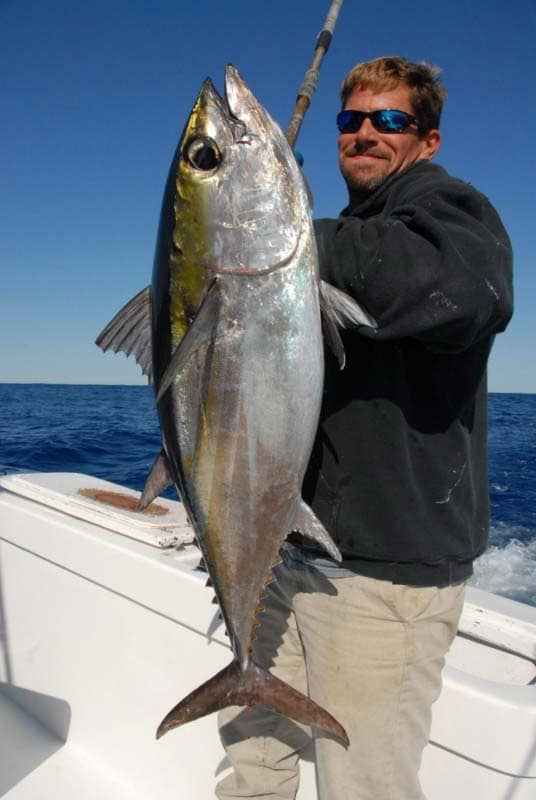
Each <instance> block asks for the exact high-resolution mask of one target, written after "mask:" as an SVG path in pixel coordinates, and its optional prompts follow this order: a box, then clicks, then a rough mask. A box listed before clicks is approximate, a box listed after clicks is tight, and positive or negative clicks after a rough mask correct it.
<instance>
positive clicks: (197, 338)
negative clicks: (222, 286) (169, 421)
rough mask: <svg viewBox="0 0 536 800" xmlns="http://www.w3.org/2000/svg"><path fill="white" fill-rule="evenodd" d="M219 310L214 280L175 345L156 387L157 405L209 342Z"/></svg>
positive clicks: (216, 283)
mask: <svg viewBox="0 0 536 800" xmlns="http://www.w3.org/2000/svg"><path fill="white" fill-rule="evenodd" d="M219 309H220V293H219V291H218V280H217V278H216V279H215V280H214V281H213V282H212V283H211V285H210V287H209V289H208V291H207V293H206V295H205V297H204V298H203V302H202V303H201V305H200V306H199V309H198V311H197V314H196V315H195V318H194V321H193V322H192V324H191V325H190V327H189V328H188V330H187V332H186V333H185V335H184V337H183V338H182V339H181V341H180V342H179V344H178V345H177V348H176V350H175V352H174V353H173V355H172V357H171V361H170V362H169V364H168V366H167V369H166V371H165V372H164V374H163V376H162V380H161V382H160V386H159V387H158V394H157V395H156V403H157V405H158V403H159V402H160V400H161V399H162V397H163V396H164V394H165V393H166V392H167V390H168V389H169V387H170V386H171V384H172V383H173V381H174V379H175V378H176V376H177V375H179V374H180V373H181V371H182V370H183V368H184V367H185V365H186V364H187V363H188V361H189V360H190V359H191V357H192V356H193V355H194V353H196V352H197V351H198V350H200V349H201V347H203V345H205V344H207V342H209V341H210V340H211V338H212V335H213V332H214V328H215V325H216V323H217V320H218V317H219Z"/></svg>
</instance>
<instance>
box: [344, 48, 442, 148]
mask: <svg viewBox="0 0 536 800" xmlns="http://www.w3.org/2000/svg"><path fill="white" fill-rule="evenodd" d="M440 72H441V70H440V69H439V67H433V66H431V65H430V64H427V63H426V62H425V61H421V62H420V63H419V64H416V63H414V62H413V61H408V60H407V59H406V58H402V56H382V57H381V58H375V59H373V60H372V61H363V62H362V63H361V64H357V65H356V66H355V67H354V68H353V69H351V70H350V72H349V73H348V75H347V76H346V77H345V79H344V81H343V82H342V86H341V100H342V105H343V108H344V106H345V104H346V101H347V100H348V97H349V95H350V93H351V92H352V90H353V89H354V88H355V87H356V86H358V87H360V88H363V89H364V88H368V87H372V88H374V89H385V90H387V91H389V89H394V88H395V87H396V86H397V85H398V84H400V83H405V84H406V85H407V86H408V87H409V90H410V98H411V105H412V106H413V111H414V113H415V116H416V117H417V119H418V120H419V123H420V125H419V129H420V131H421V133H424V132H426V131H429V130H431V129H432V128H439V121H440V119H441V110H442V108H443V102H444V100H445V98H446V96H447V92H446V89H445V87H444V86H443V85H442V84H441V81H440V80H439V74H440Z"/></svg>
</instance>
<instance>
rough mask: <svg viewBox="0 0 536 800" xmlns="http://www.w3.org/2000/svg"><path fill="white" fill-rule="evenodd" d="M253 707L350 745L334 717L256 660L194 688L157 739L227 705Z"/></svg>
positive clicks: (168, 717)
mask: <svg viewBox="0 0 536 800" xmlns="http://www.w3.org/2000/svg"><path fill="white" fill-rule="evenodd" d="M254 705H261V706H264V708H268V709H269V710H270V711H275V713H276V714H282V715H283V716H285V717H289V718H290V719H293V720H295V721H296V722H301V723H302V724H304V725H315V726H316V727H317V728H321V729H322V730H324V731H326V732H327V733H330V734H332V735H333V736H335V737H337V739H339V740H340V741H341V742H343V743H344V744H345V745H348V744H349V741H348V736H347V734H346V731H345V730H344V728H343V727H342V725H340V723H338V722H337V720H336V719H335V718H334V717H332V716H331V714H329V713H328V712H327V711H326V710H325V709H324V708H322V707H321V706H319V705H318V704H317V703H315V702H314V701H313V700H311V699H310V698H309V697H306V696H305V695H304V694H302V693H301V692H298V691H297V690H296V689H293V688H292V687H291V686H289V685H288V684H287V683H284V682H283V681H281V680H279V678H276V677H275V676H274V675H272V674H271V673H270V672H267V671H266V670H264V669H262V668H261V667H259V666H257V664H255V663H254V662H253V661H250V662H249V663H248V665H247V667H246V668H245V669H241V668H240V665H239V663H238V662H237V661H233V662H231V664H229V666H227V667H225V668H224V669H222V670H221V672H218V673H217V675H214V677H212V678H210V679H209V680H208V681H206V683H204V684H202V686H199V688H197V689H195V690H194V691H193V692H192V693H191V694H189V695H188V696H187V697H185V698H184V700H182V701H181V702H180V703H178V705H176V706H175V707H174V708H173V709H172V710H171V711H170V712H169V714H167V715H166V717H164V719H163V720H162V722H161V723H160V725H159V726H158V730H157V732H156V738H157V739H160V737H161V736H163V735H164V734H165V733H167V732H168V731H170V730H173V728H177V727H178V726H179V725H183V724H184V723H185V722H190V721H191V720H194V719H198V718H199V717H203V716H205V715H206V714H211V713H212V712H213V711H219V710H220V709H222V708H226V707H227V706H254Z"/></svg>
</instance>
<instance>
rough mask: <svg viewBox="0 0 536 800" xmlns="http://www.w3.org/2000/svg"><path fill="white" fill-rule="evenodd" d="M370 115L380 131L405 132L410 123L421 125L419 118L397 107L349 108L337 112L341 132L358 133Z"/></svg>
mask: <svg viewBox="0 0 536 800" xmlns="http://www.w3.org/2000/svg"><path fill="white" fill-rule="evenodd" d="M366 117H368V118H369V119H370V121H371V122H372V124H373V125H374V127H375V128H376V130H377V131H379V132H380V133H403V131H405V130H406V129H407V128H409V126H410V125H419V120H418V119H417V118H416V117H412V116H411V114H406V112H405V111H397V110H396V109H395V108H382V109H380V110H379V111H354V110H353V109H348V110H347V111H341V112H340V113H339V114H337V127H338V129H339V132H340V133H356V132H357V131H358V130H359V128H360V127H361V125H362V124H363V122H364V120H365V118H366Z"/></svg>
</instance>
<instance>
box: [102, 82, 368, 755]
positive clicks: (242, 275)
mask: <svg viewBox="0 0 536 800" xmlns="http://www.w3.org/2000/svg"><path fill="white" fill-rule="evenodd" d="M339 300H340V297H339V295H338V294H337V293H331V294H330V301H332V302H334V303H335V305H338V304H339ZM343 302H345V301H343ZM330 304H331V303H330ZM349 305H351V303H350V304H349ZM353 310H354V311H355V312H356V314H357V317H356V320H357V321H360V318H359V311H358V310H357V309H353ZM361 321H366V320H362V319H361ZM328 325H329V327H330V329H331V330H332V331H333V330H334V326H333V323H332V321H329V323H328ZM151 333H152V346H151ZM97 343H98V344H99V345H100V346H101V347H102V348H103V349H104V350H106V349H113V350H124V351H125V352H127V353H131V352H133V353H134V354H135V356H136V359H137V360H138V362H139V363H141V365H142V367H143V369H144V371H145V372H146V373H147V374H148V375H149V376H151V374H152V377H153V381H154V386H155V391H156V397H157V406H158V415H159V419H160V426H161V431H162V443H163V448H162V452H161V454H160V455H159V457H158V458H157V460H156V462H155V464H154V466H153V469H152V472H151V474H150V476H149V479H148V481H147V484H146V487H145V490H144V494H143V498H142V504H143V505H147V504H148V503H149V502H150V500H152V499H153V497H154V496H155V495H156V494H158V493H159V492H160V491H161V490H162V488H163V487H164V486H165V485H166V484H167V483H169V482H171V481H172V482H173V483H175V485H176V487H177V489H178V491H179V493H180V496H181V498H182V501H183V503H184V505H185V507H186V510H187V513H188V516H189V519H190V521H191V523H192V525H193V527H194V530H195V533H196V538H197V542H198V544H199V547H200V548H201V551H202V554H203V558H204V561H205V563H206V566H207V569H208V572H209V575H210V579H211V582H212V584H213V587H214V591H215V594H216V597H217V600H218V602H219V604H220V607H221V612H222V615H223V619H224V622H225V625H226V628H227V632H228V634H229V637H230V641H231V645H232V649H233V653H234V660H233V661H232V663H231V664H230V665H229V666H228V667H227V668H226V669H224V670H222V671H221V672H220V673H219V674H218V675H216V676H215V677H213V678H212V679H211V680H209V681H207V683H205V684H204V685H203V686H201V687H200V688H198V689H196V690H195V691H194V692H192V694H191V695H189V696H188V697H187V698H185V699H184V700H183V701H182V702H180V703H179V704H178V705H177V706H176V707H175V708H174V709H173V710H172V711H171V712H170V713H169V714H168V715H167V716H166V718H165V719H164V720H163V722H162V723H161V725H160V727H159V729H158V733H157V735H158V736H161V735H162V734H163V733H165V732H167V731H168V730H170V729H171V728H174V727H176V726H177V725H180V724H182V723H184V722H187V721H189V720H192V719H195V718H197V717H199V716H202V715H204V714H207V713H209V712H211V711H215V710H217V709H220V708H223V707H225V706H227V705H251V704H254V703H260V704H262V705H263V706H265V707H267V708H269V709H272V710H274V711H276V712H278V713H280V714H284V715H287V716H289V717H291V718H293V719H295V720H297V721H300V722H303V723H307V724H312V725H316V726H318V727H320V728H323V729H324V730H326V731H329V732H331V733H332V734H334V735H335V736H337V737H339V738H340V739H341V740H342V741H344V742H347V737H346V733H345V732H344V729H343V728H342V727H341V726H340V725H339V723H338V722H337V721H336V720H335V719H334V718H333V717H332V716H331V715H330V714H328V713H327V711H325V710H324V709H322V708H320V707H319V706H318V705H317V704H315V703H314V702H313V701H312V700H310V699H309V698H307V697H305V696H304V695H302V694H300V693H298V692H296V691H295V690H294V689H292V688H291V687H290V686H288V685H287V684H285V683H282V682H281V681H279V680H278V679H276V678H275V677H274V676H272V675H271V674H270V673H269V672H267V671H265V670H263V669H261V668H260V667H259V666H258V665H256V664H255V662H254V661H253V658H252V638H253V636H254V628H255V626H256V625H257V624H258V614H259V610H260V602H261V599H262V595H263V589H264V587H265V585H266V584H267V583H268V582H269V581H270V580H272V579H273V576H272V567H273V566H274V565H275V564H276V563H277V561H278V552H279V549H280V547H281V544H282V543H283V541H284V539H285V537H286V536H287V535H288V534H289V533H290V532H291V531H293V530H300V531H302V532H303V533H304V534H305V535H308V536H310V537H312V538H314V539H315V540H316V541H317V542H319V543H320V544H321V545H322V546H323V547H324V548H325V549H326V550H327V551H328V553H330V555H331V556H333V557H334V558H340V555H339V552H338V550H337V547H336V546H335V544H334V543H333V541H332V540H331V538H330V537H329V535H328V534H327V532H326V531H325V530H324V528H323V526H322V525H321V523H320V522H319V521H318V520H317V519H316V517H315V516H314V514H313V513H312V511H311V510H310V508H308V506H307V505H305V503H304V502H303V500H302V498H301V486H302V480H303V476H304V472H305V469H306V466H307V462H308V459H309V455H310V451H311V448H312V444H313V440H314V436H315V432H316V428H317V424H318V416H319V410H320V402H321V394H322V380H323V369H324V366H323V348H322V334H321V317H320V308H319V282H318V274H317V256H316V248H315V241H314V236H313V230H312V224H311V217H310V209H309V202H308V197H307V192H306V189H305V186H304V181H303V178H302V175H301V172H300V169H299V167H298V165H297V163H296V160H295V157H294V155H293V153H292V151H291V149H290V147H289V145H288V144H287V142H286V140H285V137H284V135H283V134H282V132H281V130H280V129H279V127H278V126H277V125H276V124H275V123H274V122H273V120H272V119H271V118H270V117H269V115H268V114H267V112H266V111H265V110H264V109H263V108H262V106H261V105H260V104H259V103H258V102H257V100H256V99H255V98H254V97H253V95H252V94H251V92H250V90H249V89H248V88H247V86H246V85H245V83H244V81H243V80H242V79H241V77H240V76H239V74H238V72H237V71H236V69H234V68H233V67H228V68H227V71H226V81H225V98H222V97H221V96H220V95H219V94H218V92H217V91H216V89H215V88H214V86H213V85H212V83H211V82H210V80H207V81H205V83H204V84H203V87H202V89H201V92H200V94H199V96H198V98H197V101H196V103H195V105H194V108H193V110H192V113H191V115H190V117H189V119H188V122H187V124H186V128H185V130H184V133H183V135H182V138H181V141H180V144H179V146H178V148H177V151H176V154H175V157H174V159H173V163H172V165H171V169H170V173H169V178H168V181H167V186H166V191H165V195H164V201H163V207H162V214H161V220H160V228H159V233H158V242H157V248H156V256H155V264H154V273H153V281H152V286H151V287H149V288H147V289H145V290H144V291H143V292H141V293H140V294H139V295H137V296H136V297H135V298H134V299H133V300H132V301H131V302H130V303H129V304H128V305H127V306H125V308H123V309H122V310H121V311H120V312H119V314H118V315H117V316H116V317H115V318H114V320H112V322H111V323H110V325H109V326H108V327H107V328H106V329H105V330H104V331H103V333H102V334H101V335H100V337H99V339H98V340H97Z"/></svg>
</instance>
